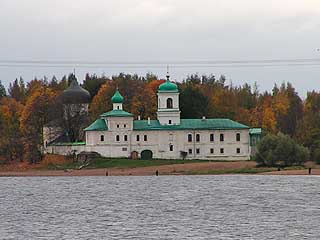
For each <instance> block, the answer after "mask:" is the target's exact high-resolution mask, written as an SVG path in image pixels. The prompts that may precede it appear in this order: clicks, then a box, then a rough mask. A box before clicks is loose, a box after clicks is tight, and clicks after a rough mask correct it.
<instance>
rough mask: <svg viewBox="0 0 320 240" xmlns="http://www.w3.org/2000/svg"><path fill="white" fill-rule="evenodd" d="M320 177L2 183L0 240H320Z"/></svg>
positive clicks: (7, 180)
mask: <svg viewBox="0 0 320 240" xmlns="http://www.w3.org/2000/svg"><path fill="white" fill-rule="evenodd" d="M319 190H320V178H319V177H316V176H252V175H251V176H243V175H241V176H238V175H235V176H160V177H155V176H152V177H49V178H48V177H24V178H0V203H1V205H0V239H15V240H16V239H277V240H279V239H297V240H298V239H299V240H301V239H320V227H319V223H320V191H319Z"/></svg>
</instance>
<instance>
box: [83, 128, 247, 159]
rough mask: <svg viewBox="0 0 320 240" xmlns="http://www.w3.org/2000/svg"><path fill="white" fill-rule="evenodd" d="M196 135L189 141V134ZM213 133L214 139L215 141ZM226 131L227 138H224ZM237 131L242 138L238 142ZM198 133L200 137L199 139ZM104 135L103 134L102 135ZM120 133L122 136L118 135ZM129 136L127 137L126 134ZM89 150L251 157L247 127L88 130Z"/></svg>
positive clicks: (119, 153) (110, 153)
mask: <svg viewBox="0 0 320 240" xmlns="http://www.w3.org/2000/svg"><path fill="white" fill-rule="evenodd" d="M189 134H191V135H192V140H191V141H189V139H188V135H189ZM211 134H213V136H214V141H211V139H210V137H211ZM220 134H223V138H224V139H223V141H220ZM237 134H240V140H239V141H237ZM197 135H198V136H199V137H200V139H199V141H197ZM102 136H103V137H102ZM117 136H119V138H117ZM125 136H127V137H125ZM86 139H87V142H86V150H87V151H94V152H98V153H100V154H101V155H103V156H105V157H130V155H131V153H132V152H133V151H136V152H138V154H139V156H140V154H141V152H142V151H144V150H150V151H152V153H153V158H159V159H181V158H182V156H181V151H183V152H187V153H188V154H187V157H186V158H187V159H216V160H248V159H250V148H249V140H250V139H249V129H245V130H199V131H197V130H195V131H188V130H175V131H166V130H161V131H131V130H124V129H122V130H119V131H101V132H99V131H92V132H87V133H86Z"/></svg>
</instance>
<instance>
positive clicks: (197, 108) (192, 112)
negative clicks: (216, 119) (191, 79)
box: [180, 84, 209, 118]
mask: <svg viewBox="0 0 320 240" xmlns="http://www.w3.org/2000/svg"><path fill="white" fill-rule="evenodd" d="M180 92H181V93H180V99H181V100H180V109H181V118H201V117H202V116H208V104H209V99H208V98H207V97H206V96H205V95H204V94H203V93H202V92H201V90H200V88H199V87H198V86H193V85H192V84H187V86H186V87H185V88H182V90H181V91H180Z"/></svg>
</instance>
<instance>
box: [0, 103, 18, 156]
mask: <svg viewBox="0 0 320 240" xmlns="http://www.w3.org/2000/svg"><path fill="white" fill-rule="evenodd" d="M22 109H23V105H22V104H21V103H19V102H18V101H16V100H15V99H14V98H6V97H4V98H2V99H1V101H0V156H2V157H4V158H5V160H6V162H9V161H14V160H19V161H22V159H23V144H22V141H21V131H20V115H21V111H22Z"/></svg>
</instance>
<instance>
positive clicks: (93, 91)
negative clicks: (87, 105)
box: [82, 73, 109, 98]
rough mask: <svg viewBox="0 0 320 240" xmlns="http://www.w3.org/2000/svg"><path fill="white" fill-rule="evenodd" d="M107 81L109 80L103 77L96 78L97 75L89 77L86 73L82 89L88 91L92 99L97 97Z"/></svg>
mask: <svg viewBox="0 0 320 240" xmlns="http://www.w3.org/2000/svg"><path fill="white" fill-rule="evenodd" d="M107 80H109V79H107V78H106V77H104V76H103V77H100V78H98V77H97V75H91V76H90V75H89V73H87V74H86V77H85V80H84V81H83V85H82V87H83V88H85V89H86V90H88V91H89V93H90V95H91V97H92V98H93V97H94V96H95V95H97V93H98V91H99V89H100V88H101V86H102V85H103V84H104V83H105V82H106V81H107Z"/></svg>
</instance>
